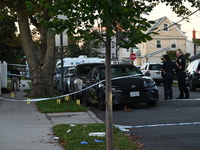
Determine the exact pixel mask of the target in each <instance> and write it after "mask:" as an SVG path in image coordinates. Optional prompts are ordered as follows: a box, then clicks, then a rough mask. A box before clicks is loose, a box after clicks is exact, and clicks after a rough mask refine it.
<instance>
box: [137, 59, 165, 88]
mask: <svg viewBox="0 0 200 150" xmlns="http://www.w3.org/2000/svg"><path fill="white" fill-rule="evenodd" d="M162 65H163V63H144V64H143V65H142V66H141V68H140V70H141V71H142V73H143V74H145V75H147V76H150V77H151V78H152V79H154V81H155V82H156V83H157V85H160V83H162V82H163V80H162V76H161V68H162Z"/></svg>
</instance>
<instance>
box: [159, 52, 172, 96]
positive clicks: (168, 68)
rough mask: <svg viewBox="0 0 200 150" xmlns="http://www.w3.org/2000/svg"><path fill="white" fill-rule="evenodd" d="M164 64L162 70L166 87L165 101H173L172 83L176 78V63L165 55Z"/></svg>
mask: <svg viewBox="0 0 200 150" xmlns="http://www.w3.org/2000/svg"><path fill="white" fill-rule="evenodd" d="M163 58H164V63H163V66H162V68H161V71H162V77H163V86H164V96H165V97H164V100H167V99H173V92H172V83H173V77H174V71H173V70H174V67H175V65H174V62H172V61H171V60H170V58H169V56H168V55H164V57H163Z"/></svg>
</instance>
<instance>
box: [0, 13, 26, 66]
mask: <svg viewBox="0 0 200 150" xmlns="http://www.w3.org/2000/svg"><path fill="white" fill-rule="evenodd" d="M15 21H16V17H15V16H13V15H8V14H7V11H6V9H3V11H1V15H0V41H1V45H0V60H1V61H6V62H7V63H20V59H21V58H22V56H23V55H24V54H23V50H22V47H21V43H20V40H19V37H18V36H17V35H16V32H17V27H16V26H15Z"/></svg>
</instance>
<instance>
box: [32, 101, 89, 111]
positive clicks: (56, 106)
mask: <svg viewBox="0 0 200 150" xmlns="http://www.w3.org/2000/svg"><path fill="white" fill-rule="evenodd" d="M36 106H37V108H38V110H39V111H41V112H43V113H57V112H86V111H88V109H87V108H86V107H84V106H82V105H78V104H76V103H75V102H74V101H72V100H68V101H60V103H59V101H57V99H53V100H46V101H38V102H36Z"/></svg>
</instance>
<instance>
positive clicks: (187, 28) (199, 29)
mask: <svg viewBox="0 0 200 150" xmlns="http://www.w3.org/2000/svg"><path fill="white" fill-rule="evenodd" d="M186 5H187V6H189V4H186ZM188 8H189V9H190V10H191V11H192V12H194V11H196V10H197V8H191V7H188ZM164 16H167V17H168V18H169V19H170V20H171V21H172V22H178V21H180V20H181V19H182V18H180V17H177V14H175V13H174V12H173V11H172V9H170V7H169V6H166V5H165V4H159V5H158V6H157V7H155V8H154V9H153V11H152V12H151V13H150V14H149V16H148V17H147V18H148V19H150V20H156V19H158V18H161V17H164ZM179 24H181V30H182V31H183V32H186V36H187V37H188V39H189V40H192V31H193V30H194V29H195V31H196V38H200V11H197V12H196V13H195V14H193V15H191V16H190V17H189V22H186V21H181V22H179Z"/></svg>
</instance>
